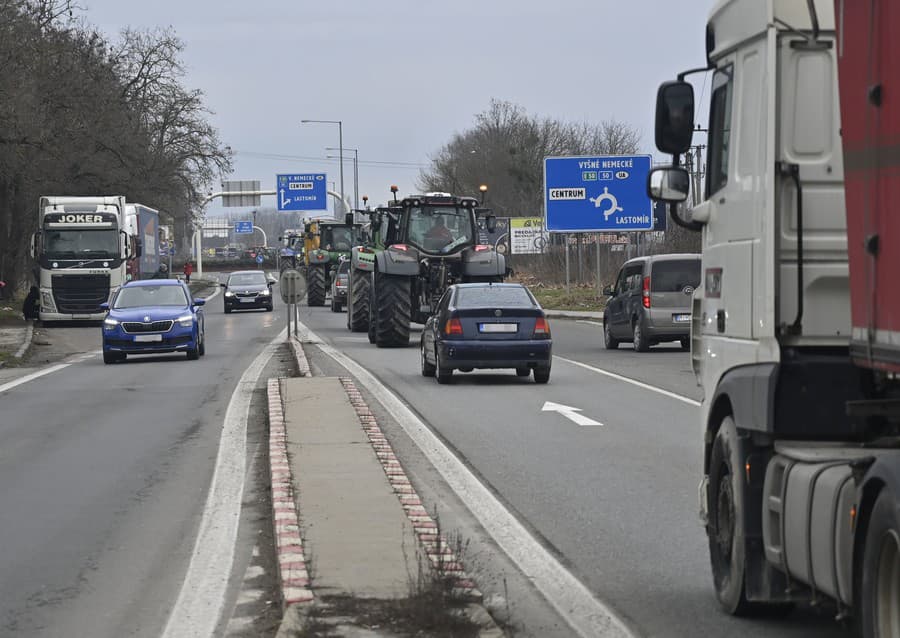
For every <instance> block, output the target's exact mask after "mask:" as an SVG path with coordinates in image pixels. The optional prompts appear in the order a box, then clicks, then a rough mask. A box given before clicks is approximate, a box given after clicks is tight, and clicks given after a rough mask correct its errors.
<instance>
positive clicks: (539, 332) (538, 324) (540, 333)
mask: <svg viewBox="0 0 900 638" xmlns="http://www.w3.org/2000/svg"><path fill="white" fill-rule="evenodd" d="M532 336H533V337H534V338H535V339H549V338H550V324H549V323H548V322H547V319H546V318H544V317H538V318H537V321H535V322H534V335H532Z"/></svg>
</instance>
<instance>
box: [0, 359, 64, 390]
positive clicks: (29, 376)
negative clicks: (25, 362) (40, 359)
mask: <svg viewBox="0 0 900 638" xmlns="http://www.w3.org/2000/svg"><path fill="white" fill-rule="evenodd" d="M70 365H72V364H71V363H57V364H56V365H55V366H50V367H49V368H43V369H42V370H38V371H37V372H32V373H31V374H26V375H25V376H24V377H19V378H18V379H16V380H15V381H10V382H9V383H4V384H3V385H0V393H3V392H6V391H8V390H12V389H13V388H15V387H17V386H20V385H22V384H23V383H28V382H29V381H34V380H35V379H39V378H41V377H43V376H44V375H47V374H50V373H51V372H56V371H58V370H62V369H64V368H68V367H69V366H70Z"/></svg>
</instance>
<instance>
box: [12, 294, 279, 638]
mask: <svg viewBox="0 0 900 638" xmlns="http://www.w3.org/2000/svg"><path fill="white" fill-rule="evenodd" d="M205 310H206V335H207V354H206V356H204V357H202V358H201V359H200V360H199V361H187V360H186V359H185V356H184V355H183V354H180V355H162V356H151V357H135V358H129V360H128V362H126V363H124V364H117V365H104V364H103V362H102V360H101V358H100V355H99V353H96V354H93V355H90V356H89V357H87V358H86V359H85V360H83V361H81V362H77V363H73V364H72V365H70V366H69V367H66V368H64V369H61V370H58V371H56V372H53V373H52V374H48V375H46V376H43V377H41V378H38V379H34V380H32V381H30V382H28V383H25V384H23V385H20V386H18V387H15V388H12V389H10V390H8V391H7V392H5V393H3V394H2V395H0V406H2V407H0V485H2V489H0V512H2V519H0V520H2V523H0V531H2V533H0V537H2V543H0V574H2V578H0V635H3V636H8V635H15V636H19V635H21V636H93V637H105V636H109V637H119V636H126V635H128V636H147V637H151V636H152V637H155V636H159V635H160V634H161V633H162V630H163V627H164V626H165V623H166V620H167V618H168V617H169V613H170V611H171V609H172V606H173V604H174V602H175V599H176V598H177V596H178V593H179V590H180V587H181V583H182V581H183V579H184V576H185V570H186V569H187V565H188V562H189V560H190V558H191V553H192V550H193V545H194V540H195V537H196V533H197V527H198V523H199V519H200V515H201V512H202V511H203V506H204V503H205V500H206V496H207V490H208V488H209V485H210V481H211V478H212V474H213V467H214V463H215V460H216V455H217V450H218V447H219V439H220V434H221V431H222V427H223V415H224V413H225V411H226V408H227V405H228V402H229V399H230V398H231V395H232V392H233V391H234V389H235V386H236V383H237V380H238V379H239V378H240V377H241V374H242V373H243V372H244V370H245V369H246V368H247V366H248V365H249V364H250V363H251V361H252V360H253V359H254V358H255V357H256V356H257V355H258V354H259V353H260V352H261V351H262V349H263V348H264V346H265V345H266V344H267V343H269V342H270V341H271V340H272V339H273V338H274V337H275V336H276V335H277V334H278V332H279V331H280V330H281V328H282V327H283V326H282V323H283V322H280V321H278V319H279V318H280V317H281V315H280V314H278V313H265V312H259V313H252V314H251V313H235V314H231V315H227V316H226V315H224V313H223V312H222V298H221V295H219V296H218V297H216V298H215V299H213V300H212V302H211V303H210V305H209V306H207V308H206V309H205ZM84 330H85V331H86V332H85V334H87V335H88V339H91V338H95V339H96V341H94V343H93V344H92V346H93V348H99V332H100V329H99V328H97V327H94V328H85V329H84ZM91 331H93V332H91ZM91 334H95V335H96V336H95V337H90V335H91ZM273 365H274V364H273ZM264 376H265V375H264ZM262 382H263V383H265V379H262ZM252 452H253V451H252V450H248V455H249V454H252ZM258 479H259V476H258V475H256V474H254V473H252V472H251V473H249V476H248V481H253V480H258ZM255 487H256V488H259V487H260V486H255ZM262 487H265V486H262ZM249 489H253V486H250V487H248V490H249ZM245 493H246V492H245ZM257 516H258V514H257ZM247 536H248V535H247V534H246V533H243V534H241V535H240V537H239V538H241V539H243V542H246V543H255V542H256V539H255V538H249V539H247V538H246V537H247ZM251 536H255V534H254V535H251ZM243 549H244V550H245V551H240V552H238V555H239V556H238V560H239V561H240V560H241V558H240V557H241V556H249V554H250V549H252V545H250V546H249V547H245V548H243ZM238 576H240V574H239V575H238Z"/></svg>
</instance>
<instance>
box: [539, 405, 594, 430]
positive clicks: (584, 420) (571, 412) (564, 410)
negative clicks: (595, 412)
mask: <svg viewBox="0 0 900 638" xmlns="http://www.w3.org/2000/svg"><path fill="white" fill-rule="evenodd" d="M541 412H559V413H560V414H561V415H563V416H564V417H566V418H567V419H569V420H570V421H572V422H573V423H575V424H576V425H603V424H602V423H599V422H597V421H594V419H591V418H588V417H586V416H584V415H583V414H578V413H579V412H581V408H573V407H572V406H570V405H563V404H562V403H553V402H552V401H546V402H545V403H544V407H542V408H541Z"/></svg>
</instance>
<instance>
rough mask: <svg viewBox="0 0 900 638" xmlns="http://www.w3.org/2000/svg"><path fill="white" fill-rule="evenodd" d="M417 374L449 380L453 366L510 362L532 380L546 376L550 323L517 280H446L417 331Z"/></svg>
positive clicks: (495, 365)
mask: <svg viewBox="0 0 900 638" xmlns="http://www.w3.org/2000/svg"><path fill="white" fill-rule="evenodd" d="M420 348H421V353H420V354H421V363H422V375H423V376H426V377H431V376H435V377H437V380H438V383H449V382H450V381H451V379H452V376H453V371H454V370H459V371H460V372H471V371H472V370H474V369H475V368H514V369H515V371H516V374H517V375H518V376H520V377H527V376H529V375H530V374H531V373H532V372H533V373H534V380H535V383H547V382H548V381H549V380H550V365H551V361H552V356H553V342H552V341H551V339H550V325H549V323H548V322H547V317H546V316H545V315H544V311H543V310H542V309H541V306H540V304H539V303H538V302H537V300H536V299H535V298H534V295H532V294H531V292H530V291H529V290H528V289H527V288H526V287H525V286H523V285H521V284H494V283H471V284H456V285H454V286H450V287H449V288H448V289H447V292H445V293H444V296H443V297H441V300H440V302H438V306H437V311H436V312H435V314H434V315H433V316H431V317H429V318H428V321H426V322H425V329H424V330H423V331H422V340H421V342H420Z"/></svg>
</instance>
